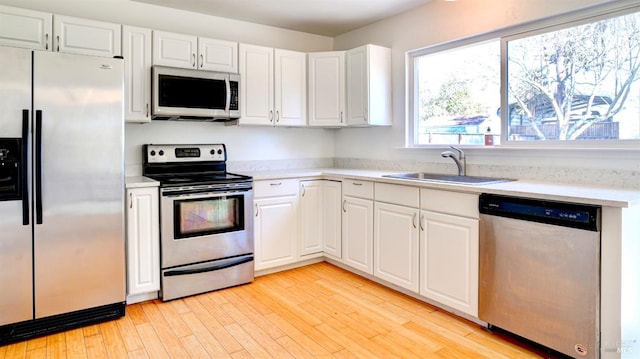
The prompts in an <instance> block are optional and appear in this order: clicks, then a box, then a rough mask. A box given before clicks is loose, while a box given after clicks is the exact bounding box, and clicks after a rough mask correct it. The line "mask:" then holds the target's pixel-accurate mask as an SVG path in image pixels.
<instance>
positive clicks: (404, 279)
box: [373, 202, 419, 293]
mask: <svg viewBox="0 0 640 359" xmlns="http://www.w3.org/2000/svg"><path fill="white" fill-rule="evenodd" d="M418 212H419V211H418V209H416V208H410V207H404V206H397V205H393V204H388V203H381V202H375V205H374V213H375V218H374V221H373V223H374V225H375V229H374V231H373V246H374V247H373V253H374V260H373V263H374V270H373V274H374V275H375V276H376V277H378V278H380V279H383V280H386V281H388V282H390V283H393V284H395V285H397V286H400V287H402V288H406V289H409V290H411V291H414V292H416V293H417V292H418V267H419V265H418V258H419V257H418V235H419V232H418V220H419V219H418Z"/></svg>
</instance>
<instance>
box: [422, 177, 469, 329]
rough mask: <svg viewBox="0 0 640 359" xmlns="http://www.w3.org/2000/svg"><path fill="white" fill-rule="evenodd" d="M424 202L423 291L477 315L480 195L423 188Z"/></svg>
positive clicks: (444, 302)
mask: <svg viewBox="0 0 640 359" xmlns="http://www.w3.org/2000/svg"><path fill="white" fill-rule="evenodd" d="M421 203H422V205H421V207H422V208H423V210H422V211H421V218H420V229H421V232H420V294H421V295H423V296H425V297H427V298H429V299H432V300H434V301H436V302H438V303H442V304H444V305H446V306H448V307H450V308H453V309H456V310H459V311H461V312H463V313H466V314H469V315H471V316H474V317H477V316H478V258H479V220H478V216H477V206H478V196H477V195H474V194H464V193H455V192H447V191H438V190H428V189H423V190H422V200H421ZM444 203H446V204H447V206H443V204H444ZM424 208H427V209H429V210H424ZM436 210H437V211H438V212H449V213H438V212H435V211H436ZM454 213H455V215H454ZM459 214H463V215H466V216H469V217H463V216H461V215H459Z"/></svg>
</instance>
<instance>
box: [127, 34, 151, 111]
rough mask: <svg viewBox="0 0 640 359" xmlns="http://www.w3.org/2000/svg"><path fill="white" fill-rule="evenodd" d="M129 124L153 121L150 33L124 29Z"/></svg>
mask: <svg viewBox="0 0 640 359" xmlns="http://www.w3.org/2000/svg"><path fill="white" fill-rule="evenodd" d="M122 57H124V85H125V90H124V94H125V101H124V103H125V112H124V118H125V121H127V122H149V121H151V114H150V108H149V107H150V106H151V30H150V29H144V28H139V27H133V26H127V25H124V26H122Z"/></svg>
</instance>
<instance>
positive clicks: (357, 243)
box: [342, 196, 373, 274]
mask: <svg viewBox="0 0 640 359" xmlns="http://www.w3.org/2000/svg"><path fill="white" fill-rule="evenodd" d="M342 260H343V262H344V263H345V264H347V265H349V266H351V267H353V268H355V269H358V270H360V271H363V272H365V273H368V274H373V201H372V200H368V199H362V198H356V197H348V196H345V197H344V198H343V200H342Z"/></svg>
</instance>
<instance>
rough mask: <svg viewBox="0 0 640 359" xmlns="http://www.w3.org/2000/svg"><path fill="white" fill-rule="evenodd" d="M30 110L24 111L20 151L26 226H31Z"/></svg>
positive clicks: (24, 221)
mask: <svg viewBox="0 0 640 359" xmlns="http://www.w3.org/2000/svg"><path fill="white" fill-rule="evenodd" d="M28 140H29V110H25V109H23V110H22V148H21V149H20V151H21V152H22V153H21V154H20V157H21V158H20V166H21V167H20V176H21V177H22V179H21V182H22V183H21V184H20V185H21V186H22V191H21V192H22V193H21V196H22V224H23V225H25V226H28V225H29V188H28V186H29V180H28V179H27V176H28V175H29V172H28V166H27V162H28V161H27V158H28V152H29V141H28Z"/></svg>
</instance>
